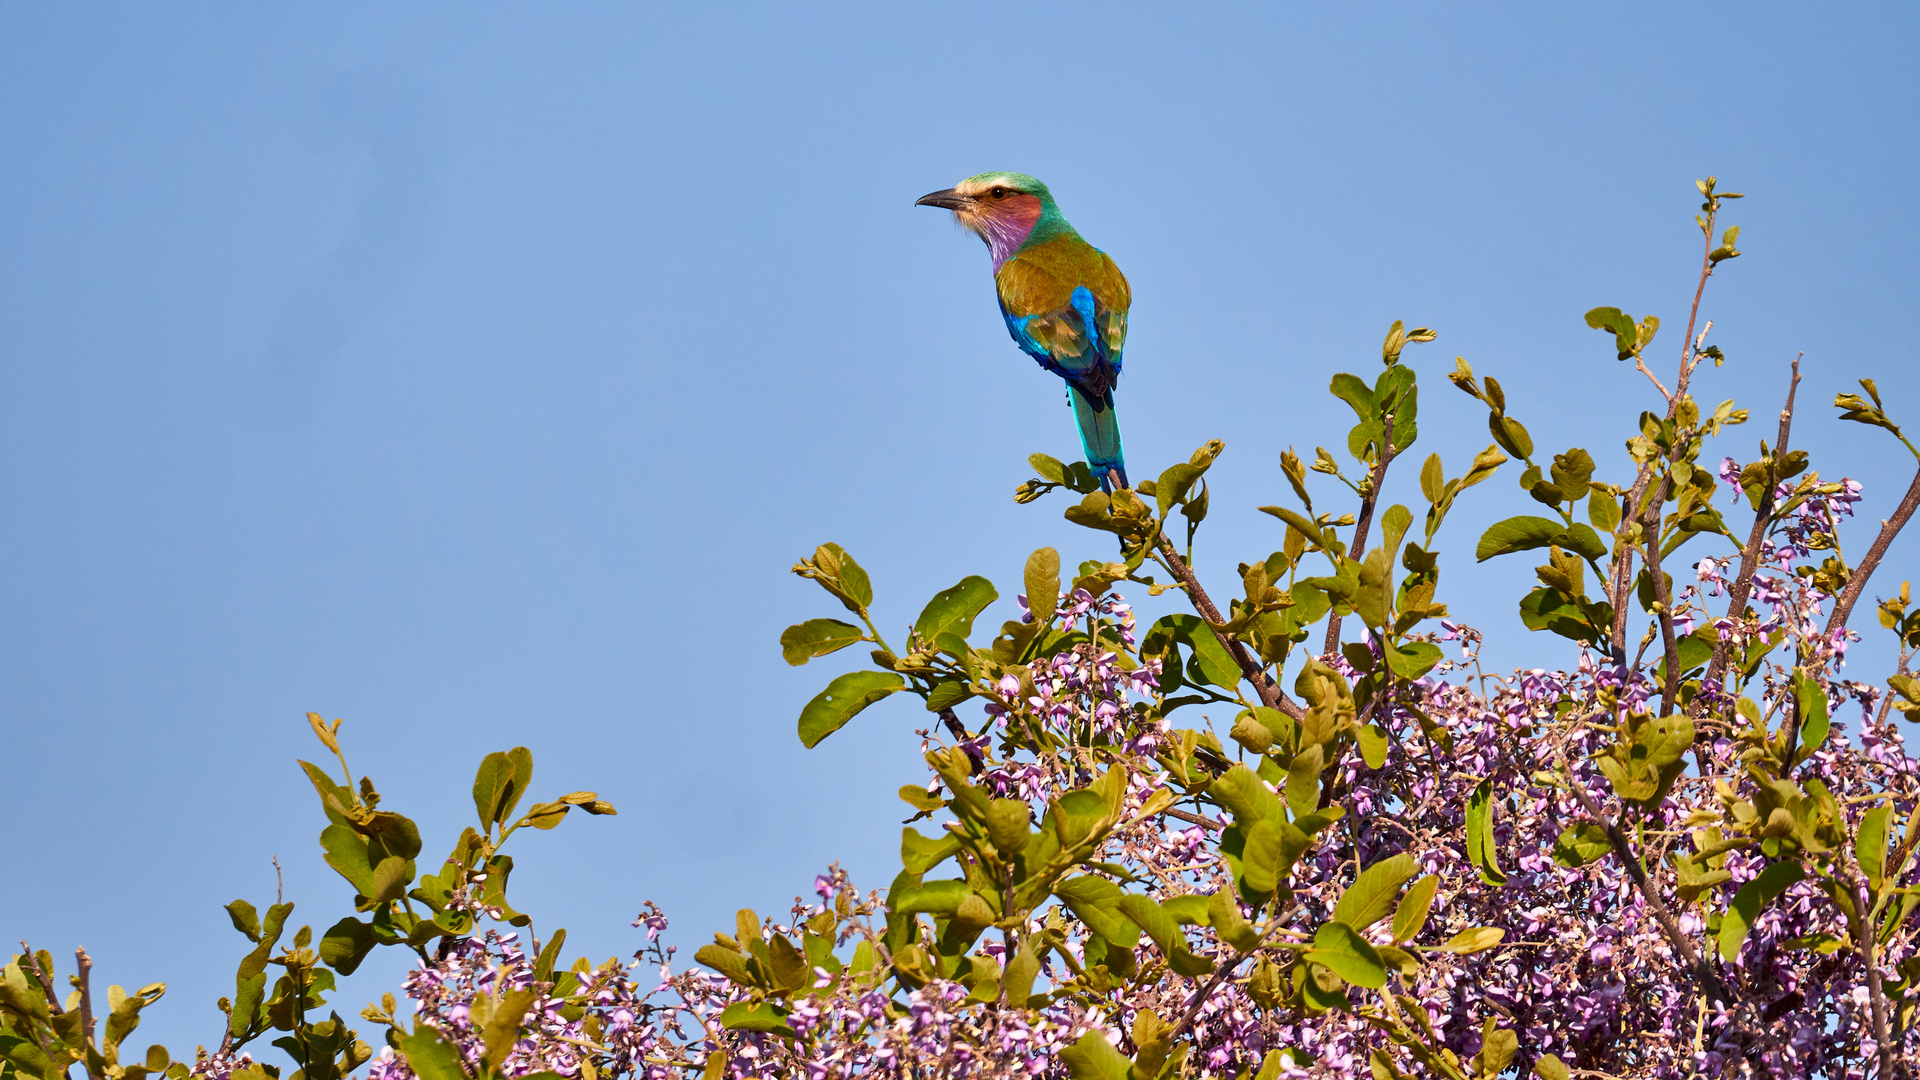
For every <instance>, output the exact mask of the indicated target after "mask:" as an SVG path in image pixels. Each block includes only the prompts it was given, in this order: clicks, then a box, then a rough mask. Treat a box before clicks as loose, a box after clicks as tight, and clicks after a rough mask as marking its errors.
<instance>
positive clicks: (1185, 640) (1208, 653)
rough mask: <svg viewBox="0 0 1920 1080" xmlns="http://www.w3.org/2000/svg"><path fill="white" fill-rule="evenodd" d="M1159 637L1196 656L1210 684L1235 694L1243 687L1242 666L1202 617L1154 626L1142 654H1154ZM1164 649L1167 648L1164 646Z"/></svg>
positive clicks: (1167, 620) (1175, 617) (1171, 619)
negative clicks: (1234, 659)
mask: <svg viewBox="0 0 1920 1080" xmlns="http://www.w3.org/2000/svg"><path fill="white" fill-rule="evenodd" d="M1156 635H1158V636H1159V637H1160V639H1161V641H1163V642H1164V640H1165V639H1167V638H1171V639H1172V640H1174V641H1178V642H1179V643H1180V644H1182V645H1185V646H1186V647H1187V648H1188V650H1189V651H1190V652H1191V653H1192V655H1193V663H1194V666H1196V667H1197V668H1198V669H1199V674H1200V676H1201V677H1202V678H1203V679H1205V680H1206V681H1207V682H1208V683H1210V684H1212V685H1214V686H1218V687H1221V688H1223V689H1228V690H1231V689H1232V688H1233V687H1235V686H1237V685H1239V682H1240V665H1239V664H1236V663H1234V661H1233V656H1232V654H1231V653H1229V652H1227V649H1226V646H1224V645H1222V644H1220V639H1219V638H1218V637H1216V636H1215V635H1214V632H1213V628H1212V627H1210V626H1208V625H1207V621H1206V620H1205V619H1202V618H1201V617H1200V616H1198V615H1167V616H1163V617H1162V618H1161V619H1160V620H1159V621H1158V622H1156V623H1154V624H1153V626H1152V627H1151V628H1149V629H1148V631H1147V636H1146V638H1144V639H1143V640H1142V643H1141V651H1142V653H1144V654H1150V653H1153V652H1155V651H1156V650H1155V649H1154V648H1153V645H1154V642H1155V638H1156ZM1162 649H1164V645H1162Z"/></svg>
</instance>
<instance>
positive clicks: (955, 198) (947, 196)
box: [913, 188, 978, 210]
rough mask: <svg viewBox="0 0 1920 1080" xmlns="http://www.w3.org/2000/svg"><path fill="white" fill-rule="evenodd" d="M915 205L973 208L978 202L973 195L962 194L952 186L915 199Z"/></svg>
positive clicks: (960, 208)
mask: <svg viewBox="0 0 1920 1080" xmlns="http://www.w3.org/2000/svg"><path fill="white" fill-rule="evenodd" d="M913 205H915V206H937V207H939V208H941V209H942V210H972V209H974V208H975V207H976V206H977V205H978V204H977V203H976V202H975V201H974V199H973V198H972V197H971V196H967V195H962V194H960V193H959V192H957V191H955V190H953V189H952V188H947V189H946V190H945V191H935V192H930V193H928V194H926V195H922V196H920V197H919V198H917V199H915V200H913Z"/></svg>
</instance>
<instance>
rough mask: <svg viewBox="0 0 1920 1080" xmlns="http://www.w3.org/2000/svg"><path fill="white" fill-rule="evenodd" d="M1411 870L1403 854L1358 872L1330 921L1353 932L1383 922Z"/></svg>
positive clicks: (1412, 871) (1405, 854)
mask: <svg viewBox="0 0 1920 1080" xmlns="http://www.w3.org/2000/svg"><path fill="white" fill-rule="evenodd" d="M1414 870H1415V866H1414V862H1413V856H1411V855H1409V854H1407V853H1406V852H1404V851H1403V852H1401V853H1400V854H1398V855H1393V856H1389V857H1388V858H1385V859H1382V860H1380V861H1379V862H1377V863H1374V864H1373V865H1372V866H1369V867H1367V868H1366V869H1365V870H1362V871H1360V874H1359V876H1357V877H1355V878H1354V879H1353V884H1351V885H1349V886H1347V889H1346V891H1345V892H1343V893H1341V894H1340V900H1339V902H1338V903H1336V904H1335V905H1334V907H1333V917H1334V919H1335V920H1337V921H1339V922H1343V923H1346V924H1347V925H1348V926H1351V927H1353V928H1354V929H1355V930H1365V929H1366V928H1367V927H1369V926H1372V925H1373V924H1374V923H1377V922H1379V921H1380V920H1381V919H1384V918H1386V917H1387V913H1388V912H1390V911H1392V910H1393V902H1394V897H1395V896H1397V895H1398V894H1399V892H1400V886H1401V885H1403V884H1405V883H1406V880H1407V879H1408V878H1410V877H1412V876H1413V874H1414ZM1329 966H1331V965H1329ZM1335 970H1336V971H1337V970H1339V969H1338V968H1335Z"/></svg>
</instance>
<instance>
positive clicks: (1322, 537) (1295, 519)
mask: <svg viewBox="0 0 1920 1080" xmlns="http://www.w3.org/2000/svg"><path fill="white" fill-rule="evenodd" d="M1260 512H1261V513H1263V514H1272V515H1273V516H1274V517H1277V518H1279V519H1280V520H1281V521H1284V522H1286V523H1287V524H1289V525H1291V526H1293V527H1294V529H1295V531H1297V532H1299V533H1300V535H1302V536H1304V537H1306V538H1307V539H1308V540H1311V541H1313V542H1314V543H1315V544H1317V545H1319V546H1320V547H1323V548H1324V547H1326V546H1327V537H1326V534H1324V533H1322V532H1321V531H1320V526H1318V525H1316V524H1314V522H1313V519H1312V518H1309V517H1307V516H1306V515H1305V514H1302V513H1300V512H1299V511H1297V510H1289V509H1287V508H1286V507H1284V506H1263V507H1261V508H1260Z"/></svg>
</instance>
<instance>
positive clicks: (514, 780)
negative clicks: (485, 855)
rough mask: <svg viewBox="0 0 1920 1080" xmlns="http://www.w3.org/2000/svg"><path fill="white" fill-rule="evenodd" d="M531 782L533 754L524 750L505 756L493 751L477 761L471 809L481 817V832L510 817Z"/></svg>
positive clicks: (511, 752) (518, 748)
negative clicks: (478, 766) (477, 766)
mask: <svg viewBox="0 0 1920 1080" xmlns="http://www.w3.org/2000/svg"><path fill="white" fill-rule="evenodd" d="M532 782H533V751H531V750H528V749H527V748H526V747H524V746H517V747H515V748H513V750H511V751H508V752H504V753H503V752H501V751H498V750H496V751H494V752H493V753H491V754H488V755H487V756H486V757H484V758H482V759H480V769H479V771H478V772H476V773H475V774H474V777H473V808H474V811H475V812H476V813H478V814H479V816H480V828H481V831H483V832H484V831H486V830H488V829H491V828H492V827H493V826H495V825H499V824H503V823H505V822H506V821H507V820H508V819H510V818H511V817H513V810H514V807H516V806H518V805H519V803H520V797H521V796H522V795H525V794H526V791H527V785H528V784H530V783H532Z"/></svg>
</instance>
